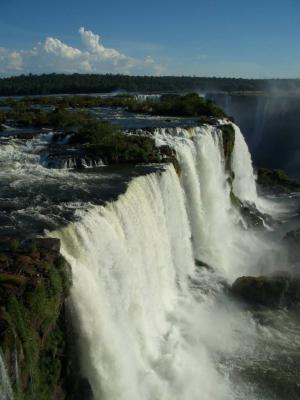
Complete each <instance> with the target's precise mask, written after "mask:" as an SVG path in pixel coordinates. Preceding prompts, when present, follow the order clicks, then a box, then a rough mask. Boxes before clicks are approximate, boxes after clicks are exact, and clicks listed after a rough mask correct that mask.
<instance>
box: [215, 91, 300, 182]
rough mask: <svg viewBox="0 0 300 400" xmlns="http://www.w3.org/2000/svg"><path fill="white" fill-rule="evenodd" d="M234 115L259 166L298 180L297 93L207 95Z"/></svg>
mask: <svg viewBox="0 0 300 400" xmlns="http://www.w3.org/2000/svg"><path fill="white" fill-rule="evenodd" d="M208 97H209V98H212V99H213V100H214V101H216V103H217V104H218V105H219V106H221V107H223V109H224V110H225V112H226V113H227V114H228V115H231V116H233V117H234V119H235V121H236V123H237V124H238V125H239V126H240V128H241V130H242V132H243V134H244V135H245V137H246V140H247V143H248V146H249V148H250V151H251V154H252V156H253V161H254V164H255V165H256V166H258V167H266V168H271V169H284V170H285V171H286V172H287V173H288V174H289V175H291V176H292V177H294V178H298V179H299V167H300V164H299V154H300V138H299V126H300V102H299V97H296V96H294V97H293V96H271V95H270V96H268V95H266V96H263V95H247V94H241V95H234V94H232V95H228V94H217V93H214V94H208Z"/></svg>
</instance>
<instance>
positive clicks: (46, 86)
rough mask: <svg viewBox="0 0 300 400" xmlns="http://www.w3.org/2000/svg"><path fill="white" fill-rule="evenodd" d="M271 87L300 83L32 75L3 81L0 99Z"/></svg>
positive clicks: (294, 86) (284, 87)
mask: <svg viewBox="0 0 300 400" xmlns="http://www.w3.org/2000/svg"><path fill="white" fill-rule="evenodd" d="M270 85H272V87H274V88H276V89H277V90H284V91H289V90H295V89H298V90H299V88H300V80H299V79H270V80H267V79H240V78H215V77H213V78H207V77H190V76H181V77H177V76H162V77H154V76H129V75H112V74H102V75H100V74H72V75H66V74H43V75H31V74H29V75H20V76H17V77H11V78H3V79H0V95H2V96H11V95H32V94H56V93H108V92H113V91H117V90H125V91H128V92H145V93H160V92H167V93H168V92H169V93H174V92H175V93H178V92H179V93H184V92H191V91H195V90H197V89H199V90H201V91H216V90H218V91H225V92H245V91H248V92H253V91H254V92H261V91H265V90H268V88H269V87H270Z"/></svg>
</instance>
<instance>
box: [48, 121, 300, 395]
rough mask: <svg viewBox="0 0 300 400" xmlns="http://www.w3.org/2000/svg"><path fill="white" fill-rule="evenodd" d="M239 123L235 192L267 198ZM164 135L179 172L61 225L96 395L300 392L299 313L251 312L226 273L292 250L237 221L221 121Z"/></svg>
mask: <svg viewBox="0 0 300 400" xmlns="http://www.w3.org/2000/svg"><path fill="white" fill-rule="evenodd" d="M235 133H236V148H235V150H234V155H233V160H232V168H233V170H234V173H235V175H236V177H237V180H236V182H235V185H234V191H235V193H236V194H238V195H239V196H241V198H242V199H245V200H248V201H251V202H256V201H257V202H258V198H257V193H256V188H255V177H254V174H253V169H252V164H251V157H250V155H249V151H248V149H247V146H246V144H245V142H244V139H243V137H242V135H241V133H240V131H239V129H238V128H237V127H235ZM154 135H155V138H156V142H157V145H163V144H165V143H168V144H171V145H172V146H173V147H174V148H175V150H176V152H177V154H178V159H179V162H180V165H181V168H182V174H181V177H180V179H179V177H178V176H177V175H176V173H175V170H174V168H173V167H172V166H169V167H167V168H166V170H165V171H164V172H160V173H152V174H148V175H146V176H142V177H138V178H135V179H134V180H133V181H131V183H130V184H129V187H128V189H127V191H126V192H125V193H124V194H122V195H121V196H120V197H119V198H118V200H117V201H114V202H111V203H109V204H108V205H106V206H100V207H93V208H92V209H91V210H90V211H89V212H88V213H81V212H79V213H80V214H81V215H80V220H79V221H78V222H75V223H72V224H69V225H68V226H67V227H66V228H64V229H62V230H59V231H56V232H54V233H53V235H55V236H58V237H60V238H61V239H62V252H63V254H64V255H65V257H66V258H67V260H68V261H69V262H70V264H71V266H72V271H73V289H72V294H71V299H70V307H71V309H72V311H73V315H74V320H75V321H76V323H75V325H76V328H77V333H78V337H79V345H80V356H81V366H82V374H83V375H84V376H85V377H86V378H87V379H88V380H89V382H90V384H91V387H92V391H93V394H94V398H95V399H96V400H117V399H118V400H120V399H121V400H135V399H136V400H140V399H144V400H156V399H157V400H159V399H164V400H196V399H197V400H199V399H201V400H211V399H214V400H218V399H220V400H225V399H228V400H229V399H245V400H246V399H247V400H252V399H253V400H254V399H257V400H258V399H264V400H269V399H281V398H284V397H282V394H283V393H284V392H285V391H287V392H288V393H289V397H288V398H289V399H298V398H299V395H300V388H299V380H298V378H297V373H298V372H299V360H298V355H297V351H296V350H297V348H298V346H299V339H298V337H299V336H298V333H299V321H298V320H297V317H296V316H294V315H290V314H289V313H288V312H287V311H284V310H283V311H282V312H281V313H280V312H273V313H271V312H270V313H269V314H268V313H267V312H266V313H262V314H257V315H256V314H251V313H250V312H248V311H247V310H245V309H244V308H243V307H241V306H240V305H239V304H237V303H236V302H235V301H234V300H233V299H232V298H230V297H229V296H228V295H227V294H226V290H225V289H226V286H227V283H226V282H229V283H231V282H232V281H233V280H234V279H235V278H237V277H238V276H241V275H243V274H252V275H255V274H259V273H262V272H265V271H266V270H267V271H272V270H276V269H281V267H282V263H284V262H286V259H285V254H284V253H281V252H280V249H279V247H280V246H279V247H278V248H277V245H276V244H274V241H273V240H274V239H273V236H272V234H271V233H270V232H266V233H258V232H252V231H251V230H245V229H244V228H243V227H242V225H241V224H240V223H239V221H240V220H241V217H240V215H239V214H238V212H237V211H236V210H234V209H233V208H232V206H231V203H230V196H229V192H230V190H229V185H228V176H227V172H226V171H225V163H224V157H223V150H222V139H221V135H220V130H219V129H218V128H216V127H212V126H204V127H201V128H193V129H183V128H177V129H174V128H173V129H156V130H155V131H154ZM269 207H270V204H269ZM274 210H276V212H277V215H278V213H283V214H284V211H286V210H285V209H284V207H283V208H281V209H278V208H277V209H276V207H275V206H274ZM266 257H267V261H264V262H263V261H262V260H263V259H264V258H266ZM195 258H196V259H198V260H200V261H202V262H203V261H204V262H205V263H207V264H209V265H210V266H212V267H213V270H214V272H212V271H211V270H206V269H204V268H200V267H196V266H195V262H194V259H195ZM279 263H280V265H278V264H279ZM281 369H282V371H281ZM293 374H295V376H294V375H293Z"/></svg>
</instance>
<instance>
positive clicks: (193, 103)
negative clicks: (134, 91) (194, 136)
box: [129, 93, 226, 118]
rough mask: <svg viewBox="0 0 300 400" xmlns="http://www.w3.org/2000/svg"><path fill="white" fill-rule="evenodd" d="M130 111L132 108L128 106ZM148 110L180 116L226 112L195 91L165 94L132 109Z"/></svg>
mask: <svg viewBox="0 0 300 400" xmlns="http://www.w3.org/2000/svg"><path fill="white" fill-rule="evenodd" d="M129 110H130V111H132V108H129ZM139 110H140V111H143V110H145V111H146V112H147V110H148V112H150V113H152V114H155V115H168V116H181V117H203V116H206V117H215V118H224V117H226V114H225V113H224V112H223V111H222V110H221V109H220V108H219V107H218V106H216V104H215V103H214V102H213V101H211V100H205V99H204V98H203V97H200V96H199V95H198V94H197V93H190V94H187V95H184V96H178V95H165V96H162V98H161V99H160V101H156V102H151V101H147V102H144V103H141V104H140V109H139V105H138V104H137V105H136V107H135V109H134V111H139Z"/></svg>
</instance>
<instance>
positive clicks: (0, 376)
mask: <svg viewBox="0 0 300 400" xmlns="http://www.w3.org/2000/svg"><path fill="white" fill-rule="evenodd" d="M0 400H13V392H12V388H11V385H10V381H9V377H8V374H7V371H6V368H5V364H4V361H3V358H2V354H1V352H0Z"/></svg>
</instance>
